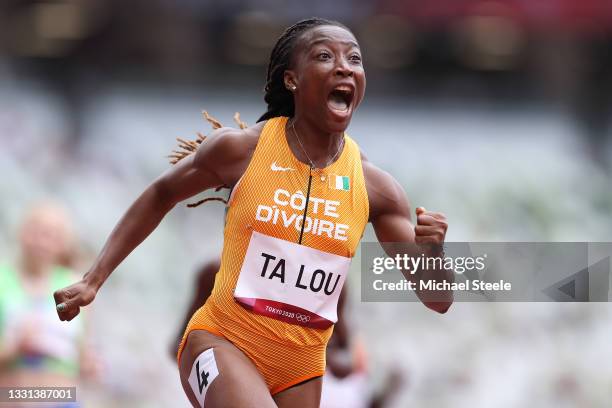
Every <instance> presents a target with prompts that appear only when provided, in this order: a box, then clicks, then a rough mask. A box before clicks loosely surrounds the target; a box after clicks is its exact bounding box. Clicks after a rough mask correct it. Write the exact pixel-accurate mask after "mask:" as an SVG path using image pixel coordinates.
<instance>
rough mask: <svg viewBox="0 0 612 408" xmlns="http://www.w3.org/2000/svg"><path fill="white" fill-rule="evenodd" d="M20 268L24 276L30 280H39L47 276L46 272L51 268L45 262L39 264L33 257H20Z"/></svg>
mask: <svg viewBox="0 0 612 408" xmlns="http://www.w3.org/2000/svg"><path fill="white" fill-rule="evenodd" d="M20 267H21V268H20V269H21V272H22V273H23V274H24V276H26V277H29V278H32V279H40V278H42V277H45V276H47V272H48V271H49V269H50V268H51V265H49V264H48V263H46V262H39V261H37V260H36V259H34V258H33V257H28V256H22V257H21V261H20Z"/></svg>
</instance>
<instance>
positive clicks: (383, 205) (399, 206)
mask: <svg viewBox="0 0 612 408" xmlns="http://www.w3.org/2000/svg"><path fill="white" fill-rule="evenodd" d="M361 163H362V166H363V177H364V179H365V184H366V190H367V192H368V200H369V204H370V221H372V220H373V219H375V218H376V217H377V216H379V215H381V214H387V213H398V214H406V215H408V216H410V205H409V203H408V198H407V197H406V192H405V191H404V189H403V188H402V186H401V185H400V183H399V182H398V181H397V180H396V179H395V178H394V177H393V176H392V175H391V174H389V173H388V172H386V171H385V170H382V169H381V168H380V167H378V166H376V165H375V164H374V163H372V162H371V161H370V160H368V159H367V157H366V156H365V155H364V154H363V152H361Z"/></svg>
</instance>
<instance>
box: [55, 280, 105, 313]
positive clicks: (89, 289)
mask: <svg viewBox="0 0 612 408" xmlns="http://www.w3.org/2000/svg"><path fill="white" fill-rule="evenodd" d="M96 292H97V290H96V289H95V288H94V287H93V286H91V285H90V284H88V283H87V282H85V281H83V280H81V281H80V282H77V283H75V284H74V285H70V286H68V287H66V288H64V289H60V290H57V291H55V293H53V297H54V298H55V305H56V308H57V315H58V316H59V318H60V320H62V321H63V320H68V321H70V320H72V319H74V318H75V317H77V315H78V314H79V313H80V312H81V307H83V306H87V305H88V304H90V303H91V302H93V300H94V298H95V297H96Z"/></svg>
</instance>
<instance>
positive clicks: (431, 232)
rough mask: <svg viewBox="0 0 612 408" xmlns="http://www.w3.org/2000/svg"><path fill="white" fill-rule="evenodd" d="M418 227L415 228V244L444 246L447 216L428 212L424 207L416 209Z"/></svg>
mask: <svg viewBox="0 0 612 408" xmlns="http://www.w3.org/2000/svg"><path fill="white" fill-rule="evenodd" d="M416 215H417V225H416V226H415V227H414V242H416V243H417V244H419V245H420V244H428V245H431V246H441V245H443V244H444V238H445V237H446V230H447V229H448V224H447V223H446V216H445V215H444V214H442V213H438V212H433V211H427V210H426V209H425V208H423V207H418V208H417V209H416Z"/></svg>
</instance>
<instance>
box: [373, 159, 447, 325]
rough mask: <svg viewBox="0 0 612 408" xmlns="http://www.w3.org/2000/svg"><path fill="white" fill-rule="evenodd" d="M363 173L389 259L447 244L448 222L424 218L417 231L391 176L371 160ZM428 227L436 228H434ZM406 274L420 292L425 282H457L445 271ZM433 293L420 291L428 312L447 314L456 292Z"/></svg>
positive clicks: (438, 217) (376, 229) (401, 191)
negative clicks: (425, 245) (426, 246)
mask: <svg viewBox="0 0 612 408" xmlns="http://www.w3.org/2000/svg"><path fill="white" fill-rule="evenodd" d="M363 169H364V176H365V179H366V187H367V191H368V198H369V202H370V222H371V223H372V226H373V227H374V232H375V233H376V237H377V238H378V241H379V242H380V243H381V245H382V246H383V249H384V250H385V252H386V253H387V255H388V256H390V257H395V256H396V255H398V254H399V255H404V254H408V255H409V256H410V255H416V254H415V253H414V251H415V249H416V248H417V246H416V245H415V244H421V243H436V242H438V243H440V244H441V243H443V242H444V235H445V233H446V219H445V218H444V216H443V215H442V214H438V213H428V214H421V215H419V216H418V217H419V220H418V221H417V222H418V224H419V225H417V226H416V227H415V226H414V225H413V223H412V217H411V211H410V204H409V203H408V199H407V198H406V193H405V192H404V189H403V188H402V187H401V185H400V184H399V183H398V182H397V181H396V180H395V179H394V178H393V177H391V175H390V174H388V173H386V172H384V171H382V170H380V169H379V168H377V167H376V166H374V165H373V164H371V163H370V162H369V161H367V159H364V160H363ZM431 214H434V215H436V218H435V219H434V217H432V215H431ZM426 224H436V225H435V227H434V226H431V225H426ZM437 235H438V236H437ZM391 243H393V244H391ZM385 244H388V245H385ZM402 272H403V274H404V277H405V278H406V279H407V280H409V281H412V282H415V284H416V285H417V288H418V282H419V281H420V280H421V279H425V280H429V279H435V280H437V281H442V280H447V281H453V279H454V275H453V272H452V271H447V270H444V269H440V270H432V269H429V270H427V271H426V272H425V273H426V276H425V274H424V271H423V270H418V271H416V273H414V274H411V273H410V272H409V271H405V270H404V271H402ZM429 292H430V291H422V290H417V291H416V294H417V296H418V297H419V299H420V300H421V301H422V302H423V304H424V305H425V306H427V307H428V308H430V309H432V310H435V311H437V312H439V313H445V312H446V311H447V310H448V309H449V308H450V306H451V304H452V301H453V294H452V292H450V291H445V292H442V291H437V292H434V293H429Z"/></svg>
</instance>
